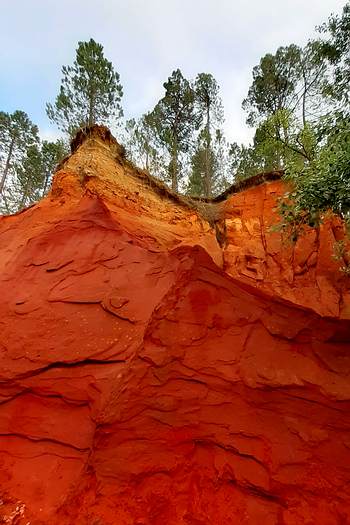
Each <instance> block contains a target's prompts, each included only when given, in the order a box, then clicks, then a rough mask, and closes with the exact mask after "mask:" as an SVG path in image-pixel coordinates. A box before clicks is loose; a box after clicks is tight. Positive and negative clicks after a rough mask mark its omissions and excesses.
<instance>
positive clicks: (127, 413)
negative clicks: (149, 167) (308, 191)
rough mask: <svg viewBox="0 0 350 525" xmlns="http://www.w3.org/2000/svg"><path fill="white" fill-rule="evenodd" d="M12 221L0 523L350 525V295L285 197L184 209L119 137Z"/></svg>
mask: <svg viewBox="0 0 350 525" xmlns="http://www.w3.org/2000/svg"><path fill="white" fill-rule="evenodd" d="M73 150H74V152H73V154H72V156H71V157H69V158H68V159H66V160H65V161H64V162H63V163H62V165H61V167H60V168H59V170H58V171H57V173H56V175H55V178H54V182H53V187H52V191H51V193H50V194H49V196H48V197H47V198H45V199H43V200H42V201H41V202H39V203H38V204H37V205H35V206H33V207H31V208H29V209H27V210H25V211H23V212H21V213H19V214H17V215H14V216H10V217H3V218H1V219H0V248H1V252H0V254H1V255H0V272H1V273H0V275H1V303H0V381H1V383H0V499H1V501H0V523H1V520H2V522H3V523H8V524H20V525H22V524H24V525H29V524H30V525H43V524H52V525H68V524H78V525H80V524H86V525H88V524H89V525H112V524H118V525H165V524H167V525H180V524H181V525H207V524H214V525H228V524H246V525H265V524H266V525H298V524H308V525H336V524H346V523H350V485H349V481H350V382H349V371H350V348H349V342H350V321H349V317H350V312H349V306H348V304H349V300H348V297H349V281H348V279H347V278H346V277H345V276H344V274H342V273H341V272H340V271H339V267H340V266H341V264H342V263H341V262H340V261H335V260H334V259H333V258H332V251H333V244H334V239H340V238H342V235H343V230H342V226H341V224H339V223H338V222H337V221H335V220H331V219H330V220H329V221H328V222H327V223H326V224H325V225H323V226H322V228H321V230H320V231H318V232H316V231H314V230H310V231H308V232H307V233H306V235H305V236H304V237H302V238H300V240H299V241H298V242H297V244H296V245H288V244H285V243H284V242H283V240H282V239H281V236H280V234H279V233H276V232H272V231H271V225H272V224H274V222H276V211H275V210H274V208H275V207H276V202H277V198H278V196H279V195H281V194H282V193H283V192H284V191H285V188H284V187H283V183H282V182H281V181H272V182H265V183H263V184H261V185H258V186H256V187H251V188H247V189H245V190H243V191H241V192H239V193H236V194H232V195H229V196H228V197H227V198H225V199H222V200H221V201H220V200H219V201H218V202H216V203H209V204H203V203H202V204H198V203H197V204H195V203H191V202H189V201H186V200H184V199H181V198H180V197H178V196H176V195H172V194H171V193H169V191H168V190H166V188H165V187H163V186H162V185H160V184H157V183H156V182H155V181H154V180H153V179H152V178H150V177H148V176H147V174H145V173H143V172H141V171H139V170H136V169H135V168H133V166H131V165H130V164H129V163H128V162H127V161H126V160H125V159H124V158H123V152H122V149H121V148H120V146H118V144H117V143H116V142H115V141H114V139H113V138H112V137H111V136H110V134H109V133H108V131H107V130H106V129H104V128H98V127H96V128H93V129H90V130H89V131H88V132H87V133H86V135H85V136H84V134H80V136H79V137H78V138H77V140H76V141H75V143H73Z"/></svg>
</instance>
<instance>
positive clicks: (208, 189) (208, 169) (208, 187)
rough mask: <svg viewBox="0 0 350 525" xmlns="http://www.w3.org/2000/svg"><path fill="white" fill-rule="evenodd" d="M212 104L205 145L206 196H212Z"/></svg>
mask: <svg viewBox="0 0 350 525" xmlns="http://www.w3.org/2000/svg"><path fill="white" fill-rule="evenodd" d="M210 142H211V141H210V106H209V104H208V105H207V123H206V146H205V180H204V193H205V197H207V198H208V197H211V183H212V181H211V178H212V177H211V166H210Z"/></svg>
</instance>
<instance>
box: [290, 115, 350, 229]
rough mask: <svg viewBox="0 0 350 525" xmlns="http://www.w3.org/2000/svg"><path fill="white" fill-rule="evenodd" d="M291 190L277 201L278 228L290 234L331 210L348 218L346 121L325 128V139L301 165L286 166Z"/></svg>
mask: <svg viewBox="0 0 350 525" xmlns="http://www.w3.org/2000/svg"><path fill="white" fill-rule="evenodd" d="M286 176H287V180H288V181H289V182H290V183H291V184H292V190H291V192H290V193H289V194H288V195H286V197H285V199H284V200H283V201H282V203H281V215H282V228H283V229H284V230H286V231H290V232H291V234H292V237H293V238H296V237H297V235H298V233H300V231H302V229H303V226H304V225H305V224H308V225H310V226H318V225H319V223H320V222H321V221H322V220H323V218H324V217H325V215H326V214H327V212H329V211H332V212H334V213H336V214H337V215H340V216H341V217H342V218H344V220H345V221H349V220H350V122H349V120H347V119H346V120H340V121H337V122H336V125H335V126H333V127H332V129H330V130H329V135H328V136H327V139H326V142H325V143H324V144H323V145H322V146H321V147H319V148H318V149H317V150H316V151H315V154H314V157H313V158H312V159H311V160H310V161H309V162H307V163H305V164H304V165H303V166H300V165H297V164H295V163H292V162H291V163H290V164H288V165H287V168H286Z"/></svg>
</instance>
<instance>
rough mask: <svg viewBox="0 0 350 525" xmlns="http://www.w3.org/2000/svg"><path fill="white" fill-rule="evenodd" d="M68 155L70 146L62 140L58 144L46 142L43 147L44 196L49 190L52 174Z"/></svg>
mask: <svg viewBox="0 0 350 525" xmlns="http://www.w3.org/2000/svg"><path fill="white" fill-rule="evenodd" d="M66 155H68V146H67V144H66V143H65V142H64V140H62V139H58V140H56V142H48V141H47V140H44V141H43V142H42V145H41V157H42V170H43V175H44V178H43V186H42V195H45V194H46V193H47V191H48V189H49V185H50V182H51V177H52V174H53V173H54V171H55V169H56V167H57V165H58V163H59V162H60V161H61V160H62V159H63V158H64V157H65V156H66Z"/></svg>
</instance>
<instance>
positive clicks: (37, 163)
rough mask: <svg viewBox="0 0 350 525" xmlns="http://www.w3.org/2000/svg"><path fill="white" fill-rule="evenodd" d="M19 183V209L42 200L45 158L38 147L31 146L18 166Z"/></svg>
mask: <svg viewBox="0 0 350 525" xmlns="http://www.w3.org/2000/svg"><path fill="white" fill-rule="evenodd" d="M16 175H17V183H18V189H19V195H20V197H19V201H18V209H19V210H21V209H22V208H24V207H25V206H27V205H29V204H32V203H33V202H36V201H37V200H39V199H40V197H41V194H42V188H43V186H44V181H45V173H44V167H43V158H42V154H41V151H40V148H39V147H38V145H36V144H33V145H32V146H29V148H28V150H27V154H26V156H25V158H24V159H23V162H22V163H21V164H20V165H19V166H17V170H16Z"/></svg>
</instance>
